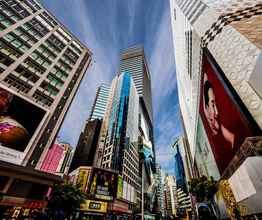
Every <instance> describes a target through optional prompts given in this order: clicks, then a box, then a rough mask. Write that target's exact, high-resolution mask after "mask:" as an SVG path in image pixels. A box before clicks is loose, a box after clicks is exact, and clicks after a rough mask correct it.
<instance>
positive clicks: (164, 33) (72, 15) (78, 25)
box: [41, 0, 182, 174]
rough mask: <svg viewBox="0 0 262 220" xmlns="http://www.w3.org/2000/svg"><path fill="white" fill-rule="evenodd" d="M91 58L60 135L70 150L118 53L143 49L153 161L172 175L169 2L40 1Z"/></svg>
mask: <svg viewBox="0 0 262 220" xmlns="http://www.w3.org/2000/svg"><path fill="white" fill-rule="evenodd" d="M41 3H42V4H43V5H44V6H45V7H46V8H47V9H48V10H49V11H50V12H51V13H53V14H54V15H55V16H56V17H57V18H58V20H59V21H60V22H62V23H63V24H64V25H65V26H66V27H67V28H68V29H69V30H70V31H71V32H72V33H73V34H74V35H75V36H76V37H78V38H79V39H80V40H81V42H83V43H84V44H85V45H86V46H87V47H88V48H89V49H90V50H91V51H92V53H93V64H92V66H91V68H89V69H88V70H87V74H86V75H85V77H84V79H83V81H82V83H81V85H80V88H79V90H78V92H77V95H76V97H75V99H74V101H73V103H72V105H71V107H70V110H69V112H68V114H67V116H66V119H65V121H64V123H63V125H62V128H61V130H60V132H59V136H60V140H63V141H67V142H69V143H70V144H72V146H75V145H76V143H77V140H78V136H79V134H80V132H81V130H82V129H83V127H84V124H85V120H86V119H87V118H88V116H89V113H90V109H91V105H92V102H93V100H94V97H95V92H96V88H97V87H98V86H99V85H100V84H101V83H108V84H109V83H110V82H111V80H112V79H113V77H114V76H115V74H116V72H117V70H118V65H119V58H120V51H121V50H123V49H126V48H128V47H130V46H134V45H136V44H142V45H144V49H145V54H146V58H147V62H148V66H149V70H150V74H151V77H152V94H153V110H154V133H155V146H156V157H157V161H158V162H159V163H160V165H161V167H162V168H163V169H164V171H166V172H168V173H170V174H173V173H174V160H173V152H172V149H171V144H172V142H173V141H174V139H175V137H176V136H178V135H179V134H181V130H182V129H181V124H180V118H179V104H178V97H177V88H176V76H175V58H174V54H173V43H172V34H171V25H170V11H169V1H168V0H132V1H130V0H129V1H123V0H99V1H97V0H70V1H69V0H41Z"/></svg>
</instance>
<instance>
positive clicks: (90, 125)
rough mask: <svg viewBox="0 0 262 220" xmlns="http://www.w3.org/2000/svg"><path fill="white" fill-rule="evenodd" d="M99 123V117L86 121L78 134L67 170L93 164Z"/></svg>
mask: <svg viewBox="0 0 262 220" xmlns="http://www.w3.org/2000/svg"><path fill="white" fill-rule="evenodd" d="M101 124H102V121H101V120H100V119H94V120H88V121H87V123H86V125H85V129H84V131H83V132H81V134H80V136H79V139H78V143H77V146H76V149H75V153H74V156H73V159H72V162H71V165H70V169H69V172H71V171H73V170H75V169H77V168H78V167H80V166H92V165H93V163H94V157H95V152H96V149H97V143H98V137H99V133H100V128H101Z"/></svg>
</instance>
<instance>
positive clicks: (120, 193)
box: [117, 176, 123, 199]
mask: <svg viewBox="0 0 262 220" xmlns="http://www.w3.org/2000/svg"><path fill="white" fill-rule="evenodd" d="M117 198H118V199H120V198H123V177H122V176H118V180H117Z"/></svg>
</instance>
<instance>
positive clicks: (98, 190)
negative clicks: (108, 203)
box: [88, 168, 117, 200]
mask: <svg viewBox="0 0 262 220" xmlns="http://www.w3.org/2000/svg"><path fill="white" fill-rule="evenodd" d="M88 192H89V193H88V195H89V196H90V197H91V198H96V199H102V200H113V199H114V198H115V197H116V193H117V173H114V172H111V171H108V170H103V169H99V168H93V171H92V176H91V179H90V186H89V191H88Z"/></svg>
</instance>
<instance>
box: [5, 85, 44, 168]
mask: <svg viewBox="0 0 262 220" xmlns="http://www.w3.org/2000/svg"><path fill="white" fill-rule="evenodd" d="M45 113H46V111H45V110H43V109H42V108H40V107H38V106H36V105H34V104H32V103H30V102H28V101H26V100H25V99H23V98H21V97H19V96H18V95H15V94H14V93H12V92H10V91H9V90H7V89H5V88H2V87H0V160H4V161H8V162H13V163H18V164H19V163H21V160H23V155H24V154H23V153H24V152H25V150H26V148H27V146H28V144H29V142H30V140H31V139H32V137H33V135H34V134H35V132H36V130H37V128H38V126H39V125H40V123H41V121H42V120H43V118H44V116H45Z"/></svg>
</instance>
